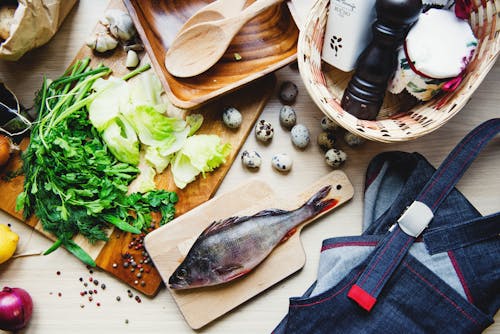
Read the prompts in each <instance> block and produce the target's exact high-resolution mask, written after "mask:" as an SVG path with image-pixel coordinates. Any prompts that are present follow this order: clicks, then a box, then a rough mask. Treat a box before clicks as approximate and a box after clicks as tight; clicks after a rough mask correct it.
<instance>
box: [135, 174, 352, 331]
mask: <svg viewBox="0 0 500 334" xmlns="http://www.w3.org/2000/svg"><path fill="white" fill-rule="evenodd" d="M326 185H332V190H331V191H330V194H329V195H328V196H327V198H334V199H336V200H337V205H335V206H334V207H333V208H332V209H334V208H337V207H338V206H339V205H341V204H343V203H345V202H346V201H348V200H349V199H351V198H352V196H353V193H354V190H353V187H352V185H351V183H350V181H349V179H348V178H347V177H346V175H345V174H344V173H343V172H341V171H333V172H331V173H330V174H328V175H326V176H324V177H323V178H321V179H320V180H318V181H317V182H315V183H314V184H313V185H311V186H310V187H308V188H307V189H305V190H304V192H302V193H301V194H299V195H298V196H296V197H289V194H286V192H285V191H284V192H283V194H276V193H275V191H274V190H273V189H271V187H270V186H269V185H268V184H266V183H265V182H263V181H260V180H257V179H255V180H251V181H249V182H248V183H245V184H243V185H241V186H239V187H237V188H236V189H234V190H232V191H229V192H226V193H224V194H222V195H220V196H217V197H215V198H213V199H211V200H210V201H208V202H206V203H204V204H202V205H200V206H199V207H197V208H196V209H193V210H191V211H190V212H188V213H186V214H184V215H182V216H181V217H178V218H176V219H174V220H173V221H172V222H170V223H169V224H168V225H165V226H163V227H161V228H159V229H157V230H155V231H153V232H151V233H150V234H148V235H147V236H146V238H145V245H146V249H147V250H148V253H149V254H150V256H151V258H152V259H153V262H154V263H155V265H156V268H157V269H158V271H159V272H160V275H161V277H162V279H163V281H164V282H168V279H169V277H170V275H172V273H173V272H174V271H175V269H176V268H177V266H178V265H179V264H180V263H181V262H182V260H183V259H184V257H185V256H186V254H187V253H188V251H189V249H190V248H191V246H192V244H193V243H194V241H195V240H196V239H197V237H198V235H200V233H201V232H202V231H203V230H204V229H205V228H206V227H207V226H208V225H210V224H211V223H212V222H213V221H216V220H219V219H223V218H228V217H231V216H242V215H252V214H254V213H256V212H259V211H261V210H264V209H269V208H279V209H285V210H293V209H296V208H298V207H299V206H301V205H302V204H303V203H305V202H306V201H307V200H308V199H309V198H310V197H311V196H312V195H313V194H315V193H316V192H317V191H318V190H319V189H321V188H322V187H324V186H326ZM285 195H286V196H288V197H284V196H285ZM332 209H330V210H332ZM330 210H329V211H330ZM327 213H328V211H326V212H323V213H322V214H320V215H318V216H316V217H314V218H312V219H310V220H308V221H306V222H304V223H303V224H301V225H300V226H299V227H298V228H297V231H296V232H295V233H294V234H293V235H292V236H291V237H290V239H288V240H287V241H286V242H284V243H282V244H280V245H278V246H277V247H276V248H275V249H274V250H273V252H272V253H271V254H270V255H269V256H268V257H267V258H266V259H265V260H264V262H262V263H261V264H260V265H259V266H257V268H255V269H254V270H253V271H251V272H250V273H248V274H247V275H246V276H244V277H241V278H239V279H237V280H235V281H232V282H229V283H226V284H222V285H218V286H212V287H205V288H197V289H191V290H172V289H169V290H170V292H171V293H172V296H173V298H174V300H175V301H176V303H177V306H178V307H179V309H180V311H181V312H182V314H183V315H184V318H185V319H186V321H187V323H188V324H189V325H190V326H191V327H192V328H194V329H198V328H200V327H203V326H205V325H206V324H208V323H209V322H211V321H213V320H215V319H216V318H218V317H220V316H221V315H223V314H225V313H227V312H228V311H230V310H231V309H233V308H235V307H236V306H238V305H240V304H241V303H243V302H245V301H247V300H248V299H250V298H252V297H254V296H255V295H257V294H259V293H260V292H262V291H264V290H266V289H267V288H269V287H270V286H272V285H274V284H276V283H277V282H279V281H281V280H282V279H284V278H286V277H287V276H289V275H291V274H292V273H294V272H296V271H297V270H299V269H300V268H302V267H303V266H304V264H305V254H304V250H303V248H302V244H301V241H300V232H301V230H302V228H303V227H304V226H305V225H307V224H309V223H310V222H312V221H313V220H315V219H317V218H319V217H321V216H323V215H325V214H327ZM328 219H332V220H333V219H334V217H332V218H330V217H329V218H328Z"/></svg>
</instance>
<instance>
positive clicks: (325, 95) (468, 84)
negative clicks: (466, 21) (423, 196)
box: [297, 0, 500, 143]
mask: <svg viewBox="0 0 500 334" xmlns="http://www.w3.org/2000/svg"><path fill="white" fill-rule="evenodd" d="M329 2H330V0H316V1H315V3H314V5H313V7H312V9H311V10H310V12H309V15H308V17H307V19H306V21H305V24H304V26H303V28H302V29H301V30H300V33H299V41H298V49H297V59H298V66H299V73H300V75H301V78H302V81H303V82H304V85H305V87H306V90H307V92H308V94H309V95H310V96H311V98H312V100H313V101H314V103H315V104H316V105H317V106H318V108H319V109H320V110H321V111H322V112H323V113H324V114H325V115H326V116H328V117H329V118H331V119H332V120H334V121H335V122H337V123H338V124H339V125H340V126H342V127H343V128H345V129H346V130H348V131H350V132H352V133H354V134H356V135H359V136H361V137H364V138H366V139H368V140H374V141H379V142H385V143H394V142H403V141H408V140H414V139H417V138H419V137H421V136H424V135H426V134H429V133H431V132H433V131H435V130H436V129H438V128H440V127H441V126H443V125H444V124H446V122H447V121H448V120H450V119H451V118H452V117H453V116H454V115H456V114H457V113H458V112H459V111H460V110H461V109H462V108H463V106H464V105H465V104H466V103H467V102H468V101H469V99H470V96H471V95H472V94H473V93H474V91H475V90H476V89H477V87H478V86H479V84H480V83H481V82H482V81H483V80H484V78H485V77H486V75H487V74H488V73H489V71H490V69H491V68H492V67H493V66H494V64H495V62H496V60H497V58H498V55H499V52H498V51H499V50H500V33H499V31H498V30H499V29H500V27H499V23H498V22H497V15H498V8H499V6H497V3H496V0H487V1H484V0H483V1H480V2H479V0H476V6H477V9H476V10H477V12H473V13H471V18H470V21H472V20H473V19H475V18H474V17H472V15H482V17H483V21H481V23H482V25H476V26H474V27H476V28H478V27H479V28H478V32H479V33H483V36H477V38H478V40H480V43H479V44H480V45H478V49H477V50H476V52H477V53H478V50H479V52H480V54H479V55H475V58H477V60H476V62H477V65H476V66H475V67H474V69H472V70H471V71H470V72H469V73H467V76H466V80H464V82H463V83H462V85H461V87H459V89H458V90H457V91H455V92H453V93H452V94H448V95H446V94H445V95H443V97H441V98H440V99H439V101H435V100H431V101H429V102H427V103H423V104H421V105H419V106H418V108H413V109H411V110H410V111H408V112H406V113H398V114H395V115H392V116H391V117H389V118H386V119H379V120H374V121H366V120H359V119H357V118H356V117H354V116H353V115H350V114H348V113H347V112H346V111H344V110H342V108H341V107H340V97H339V96H336V95H335V94H334V93H332V91H331V90H330V89H329V88H328V84H327V82H326V79H325V74H324V72H323V67H322V63H323V62H322V60H321V48H320V46H321V45H322V41H323V38H324V36H323V35H324V30H325V25H326V17H325V16H326V15H327V12H328V5H329ZM473 2H474V0H473ZM478 3H479V5H478ZM499 5H500V4H499ZM484 6H486V7H484ZM488 11H489V12H488ZM471 26H472V23H471ZM315 28H317V29H316V30H315ZM488 28H490V29H488ZM485 32H489V33H488V34H484V33H485ZM481 37H482V38H481ZM314 43H316V48H314V46H313V44H314ZM481 44H484V45H481ZM481 47H482V49H481ZM318 48H319V50H318ZM318 63H319V64H318ZM443 101H444V102H443ZM438 102H439V103H443V105H441V106H439V103H438ZM436 105H437V106H439V108H436ZM406 123H408V124H406Z"/></svg>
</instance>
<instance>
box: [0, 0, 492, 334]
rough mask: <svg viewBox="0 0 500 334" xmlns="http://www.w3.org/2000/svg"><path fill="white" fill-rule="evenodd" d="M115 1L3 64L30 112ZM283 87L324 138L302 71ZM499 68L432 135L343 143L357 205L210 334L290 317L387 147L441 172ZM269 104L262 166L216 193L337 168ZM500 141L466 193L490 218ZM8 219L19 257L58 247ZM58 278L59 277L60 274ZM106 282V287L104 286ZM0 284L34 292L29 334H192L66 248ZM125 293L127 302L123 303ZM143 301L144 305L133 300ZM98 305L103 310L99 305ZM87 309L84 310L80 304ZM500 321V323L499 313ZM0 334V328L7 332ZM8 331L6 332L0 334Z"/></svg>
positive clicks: (32, 261) (338, 215)
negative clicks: (281, 167) (283, 168)
mask: <svg viewBox="0 0 500 334" xmlns="http://www.w3.org/2000/svg"><path fill="white" fill-rule="evenodd" d="M106 6H107V1H100V0H85V1H80V2H79V4H78V5H77V6H76V7H75V9H74V10H73V11H72V12H71V13H70V15H69V17H68V18H67V20H66V21H65V23H64V25H63V26H62V28H61V30H60V31H59V32H58V34H57V35H56V36H55V37H54V39H53V40H52V41H51V42H50V43H48V44H47V45H45V46H43V47H41V48H39V49H38V50H35V51H33V52H31V53H29V54H27V55H25V56H24V57H23V58H22V59H21V60H20V61H18V62H16V63H10V62H4V61H0V80H2V81H4V82H5V83H6V84H7V85H8V86H9V87H11V89H13V90H14V91H15V92H16V94H17V95H18V96H19V98H20V99H21V101H22V103H23V104H25V105H28V106H29V105H31V104H32V99H33V95H34V92H35V91H36V90H37V89H38V87H40V85H41V81H42V76H43V74H45V75H47V76H48V77H51V78H55V77H57V76H59V75H60V74H61V73H62V72H63V71H64V70H65V68H66V67H67V65H68V64H69V62H70V61H71V60H72V59H73V57H74V55H75V54H76V52H77V50H78V49H79V47H80V46H81V44H82V43H83V42H84V41H85V39H86V38H87V36H88V34H89V33H90V31H91V30H92V29H93V27H94V26H95V24H96V22H97V19H98V17H99V15H100V14H101V13H103V12H104V10H105V8H106ZM276 75H277V78H278V85H279V83H280V82H282V81H284V80H291V81H293V82H295V83H296V84H297V85H298V86H299V96H298V100H297V103H296V104H295V106H294V108H295V110H296V111H297V115H298V121H299V122H300V123H303V124H305V125H306V126H307V127H308V128H309V129H310V131H311V133H312V138H316V136H317V135H318V134H319V132H320V130H321V129H320V125H319V121H320V119H321V118H322V113H321V111H320V110H319V109H318V108H317V107H316V106H315V105H314V103H313V102H312V101H311V99H310V98H309V96H308V95H307V92H306V90H305V88H304V86H303V84H302V82H301V79H300V76H299V73H298V72H297V71H296V70H294V69H291V68H290V67H286V68H283V69H282V70H280V71H278V72H277V73H276ZM499 87H500V66H499V64H498V63H497V64H496V65H495V66H494V67H493V69H492V70H491V72H490V73H489V74H488V76H487V77H486V79H485V81H484V82H483V83H482V85H481V86H480V87H479V89H478V90H477V91H476V92H475V94H474V95H473V97H472V100H471V101H470V102H469V103H468V104H467V105H466V107H465V108H464V109H463V110H462V111H460V113H459V114H458V115H456V116H455V117H454V118H453V119H452V120H451V121H450V122H449V123H447V124H446V125H444V126H443V127H442V128H440V129H439V130H437V131H435V132H434V133H432V134H430V135H427V136H425V137H423V138H420V139H417V140H415V141H411V142H407V143H402V144H397V145H395V144H381V143H374V142H369V143H366V144H365V145H363V146H362V147H360V148H356V149H351V148H349V147H346V146H345V145H343V146H341V148H342V149H344V150H345V151H346V152H347V154H348V155H349V158H348V161H347V163H346V164H345V165H344V166H343V168H342V169H343V170H344V171H345V173H346V174H347V175H348V177H349V178H350V179H351V181H352V183H353V185H354V189H355V195H354V199H353V200H352V201H351V202H350V203H348V204H346V205H345V206H344V207H342V208H340V209H338V210H336V211H335V212H334V213H332V214H331V215H328V216H326V217H324V218H322V219H319V220H318V221H316V222H315V223H314V224H312V225H311V226H308V227H307V228H306V229H305V230H304V231H303V232H302V240H303V244H304V249H305V252H306V255H307V263H306V265H305V267H304V268H303V269H302V270H301V271H299V272H298V273H296V274H294V275H292V276H291V277H289V278H288V279H286V280H284V281H282V282H281V283H279V284H277V285H276V286H274V287H272V288H271V289H269V290H267V291H265V292H264V293H262V294H260V295H258V296H257V297H256V298H254V299H252V300H250V301H249V302H247V303H245V304H243V305H242V306H240V307H238V308H237V309H235V310H233V311H232V312H230V313H229V314H227V315H225V316H223V317H222V318H220V319H219V320H216V321H215V322H213V323H212V324H210V325H208V326H206V327H204V328H203V329H202V330H200V331H201V332H203V333H236V332H238V333H270V332H271V330H272V329H273V328H274V327H275V325H276V324H277V323H278V322H279V321H280V320H281V319H282V317H283V316H284V315H285V313H286V311H287V307H288V298H289V297H291V296H298V295H301V294H302V293H303V292H304V291H305V290H306V289H307V288H308V287H309V285H310V284H311V283H312V282H313V281H314V279H315V274H316V269H317V266H318V259H319V250H320V246H321V241H322V240H323V239H325V238H328V237H334V236H345V235H356V234H359V233H361V219H362V206H363V205H362V199H363V196H362V189H363V183H364V181H363V180H364V172H365V170H366V167H367V164H368V162H369V161H370V159H371V158H373V157H374V156H375V155H376V154H377V153H380V152H383V151H389V150H403V151H408V152H414V151H417V152H420V153H421V154H423V155H424V156H425V157H427V159H428V160H429V161H430V162H431V163H432V164H434V165H435V166H437V165H439V163H440V162H441V161H442V160H443V159H444V158H445V156H446V154H447V153H448V152H449V151H450V150H451V149H452V148H453V147H454V146H455V144H456V143H457V142H458V141H459V140H460V139H461V138H462V137H463V136H464V135H465V134H466V133H467V132H468V131H469V130H471V129H472V128H473V127H475V126H476V125H478V124H479V123H481V122H483V121H485V120H487V119H489V118H493V117H498V116H499V115H500V109H499V105H500V94H499ZM273 96H274V97H273V98H272V99H271V101H269V103H268V105H267V107H266V108H265V110H264V112H263V115H262V118H264V119H266V120H268V121H270V122H272V123H273V124H275V128H276V133H275V137H274V139H273V140H272V143H271V144H270V145H266V146H264V145H261V144H259V143H257V142H256V140H255V138H254V136H250V137H249V138H248V140H247V142H246V143H245V145H244V148H243V149H256V150H257V151H259V152H261V154H262V157H263V166H262V167H261V168H260V170H259V171H258V172H251V171H248V170H246V169H245V168H243V167H242V165H241V164H240V163H239V161H238V160H237V161H236V162H235V163H234V165H233V166H232V168H231V170H230V171H229V173H228V175H227V176H226V178H225V179H224V181H223V183H222V185H221V187H220V189H219V191H218V194H220V193H222V192H224V191H226V190H229V189H231V188H233V187H235V186H236V185H238V184H240V183H242V182H243V181H245V180H247V179H248V178H249V177H258V178H260V179H264V180H266V181H267V182H268V183H269V184H271V185H272V187H274V189H275V191H276V192H277V193H281V194H283V195H284V196H286V194H288V193H293V194H296V193H299V192H301V190H303V189H304V188H306V186H307V185H309V184H311V183H312V182H314V181H315V180H317V179H319V178H320V177H321V176H323V175H325V174H326V173H328V172H329V171H330V170H331V169H330V168H329V167H328V166H327V165H326V164H325V162H324V160H323V156H322V154H321V152H320V150H319V148H318V146H317V145H316V144H315V142H313V143H312V145H310V146H309V147H308V148H307V149H305V150H303V151H299V150H297V149H295V148H294V147H293V146H292V144H291V142H290V138H289V133H288V132H287V131H285V130H283V128H281V127H280V126H279V125H278V124H279V123H278V112H279V109H280V107H281V104H280V102H279V100H278V99H277V98H276V94H274V95H273ZM499 149H500V139H498V138H497V139H495V140H494V141H493V142H492V143H491V144H490V145H489V146H488V147H487V148H486V150H485V151H484V152H483V154H482V155H481V156H480V157H479V159H478V160H477V161H476V162H475V163H474V164H473V166H472V168H471V170H470V171H469V172H467V173H466V175H465V177H464V178H463V180H462V181H461V182H460V183H459V185H458V188H459V189H460V190H461V191H462V192H463V193H464V194H465V195H466V196H467V197H468V198H469V199H470V201H471V202H472V203H473V204H474V205H475V206H476V207H477V208H478V209H479V211H480V212H481V213H483V214H489V213H493V212H495V211H498V210H499V209H500V190H499V189H500V175H499V174H498V166H500V154H499V153H498V151H499ZM279 152H286V153H289V154H291V155H292V157H293V159H294V165H293V169H292V171H291V172H290V173H288V174H286V175H285V174H280V173H278V172H276V171H274V170H273V169H272V167H271V164H270V160H271V157H272V155H273V154H275V153H279ZM0 222H1V223H3V224H7V223H10V224H11V225H12V229H13V230H14V231H15V232H16V233H18V234H19V235H20V242H19V246H18V253H24V252H32V251H42V250H45V249H47V248H48V247H49V246H50V244H51V242H50V241H48V240H47V239H45V238H43V237H42V236H40V235H38V234H37V233H36V232H33V231H32V230H30V229H29V228H27V227H26V226H25V225H23V224H22V223H20V222H18V221H16V220H15V219H13V218H11V217H9V216H8V215H6V214H4V213H0ZM58 272H59V274H58ZM90 277H92V278H94V279H97V280H98V281H99V287H98V288H96V289H97V290H98V294H97V295H94V301H93V302H89V301H88V295H87V296H85V297H82V296H80V292H81V291H83V290H84V289H89V288H90V287H93V288H94V287H95V286H94V285H93V284H90V285H89V287H87V288H85V287H84V286H83V283H82V282H80V281H79V278H82V279H83V280H84V281H88V280H89V278H90ZM102 283H104V284H105V285H106V288H105V290H103V289H102V288H100V285H101V284H102ZM0 286H16V287H22V288H25V289H26V290H28V291H29V292H30V294H31V296H32V297H33V299H34V304H35V306H34V313H33V318H32V320H31V322H30V324H29V326H28V327H27V328H26V329H25V330H24V331H23V332H26V333H115V332H118V331H119V332H120V333H123V334H124V333H191V332H193V330H192V329H191V328H190V327H189V326H188V325H187V324H186V323H185V322H184V320H183V317H182V315H181V314H180V312H179V311H178V309H177V306H176V304H175V302H174V301H173V299H172V297H171V296H170V294H169V292H168V291H167V290H166V289H165V288H163V289H162V290H161V291H160V292H159V293H158V295H157V296H156V297H154V298H148V297H145V296H142V295H140V294H136V293H135V291H133V290H132V294H133V297H132V298H129V297H128V292H127V290H128V289H129V288H128V286H127V285H125V284H123V283H122V282H120V281H118V280H116V279H114V278H113V277H112V276H111V275H108V274H106V273H104V272H100V271H99V270H94V271H93V273H90V272H89V270H88V269H87V268H86V267H85V266H84V265H82V264H81V263H80V262H79V261H78V260H76V259H75V258H74V257H73V256H71V255H70V254H69V253H68V252H66V251H65V250H63V249H60V250H58V251H56V252H55V253H53V254H52V255H50V256H33V257H24V258H18V259H15V260H13V261H9V262H8V263H6V264H2V265H0ZM117 296H120V297H121V300H120V301H117V300H116V298H117ZM136 296H137V297H138V298H139V299H140V300H141V302H140V303H139V302H137V300H136V298H135V297H136ZM97 302H100V306H97ZM82 306H83V307H82ZM496 319H497V320H500V316H498V315H497V316H496ZM0 332H1V331H0ZM487 332H488V333H500V325H499V324H495V325H493V326H491V327H490V328H489V329H488V330H487ZM1 333H3V332H1Z"/></svg>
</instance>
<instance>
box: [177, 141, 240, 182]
mask: <svg viewBox="0 0 500 334" xmlns="http://www.w3.org/2000/svg"><path fill="white" fill-rule="evenodd" d="M230 152H231V145H230V144H229V143H225V144H223V143H222V142H221V139H220V137H218V136H216V135H194V136H191V137H188V138H187V139H186V142H185V144H184V146H183V147H182V149H181V150H180V151H178V152H177V153H176V155H175V159H174V161H173V163H172V167H171V170H172V174H173V177H174V182H175V185H176V186H177V187H179V188H181V189H183V188H184V187H185V186H186V185H187V184H188V183H189V182H192V181H194V180H195V179H196V176H198V174H200V173H201V174H202V176H203V177H205V173H206V172H211V171H213V170H214V169H215V168H217V167H219V166H220V165H221V164H223V163H225V162H226V158H227V156H228V155H229V153H230Z"/></svg>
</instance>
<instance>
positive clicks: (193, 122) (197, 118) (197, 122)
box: [186, 114, 203, 136]
mask: <svg viewBox="0 0 500 334" xmlns="http://www.w3.org/2000/svg"><path fill="white" fill-rule="evenodd" d="M186 123H187V124H188V125H189V133H188V136H192V135H194V134H195V132H196V131H198V129H199V128H200V127H201V124H202V123H203V115H202V114H191V115H188V116H186Z"/></svg>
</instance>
